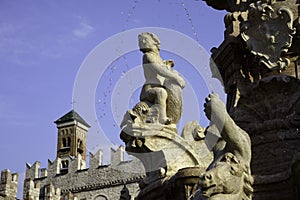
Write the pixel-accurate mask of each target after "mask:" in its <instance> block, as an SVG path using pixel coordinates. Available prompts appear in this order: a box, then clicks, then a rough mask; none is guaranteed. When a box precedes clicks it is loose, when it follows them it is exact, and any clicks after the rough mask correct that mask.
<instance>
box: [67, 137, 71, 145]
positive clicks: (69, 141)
mask: <svg viewBox="0 0 300 200" xmlns="http://www.w3.org/2000/svg"><path fill="white" fill-rule="evenodd" d="M70 146H71V138H70V137H68V142H67V147H70Z"/></svg>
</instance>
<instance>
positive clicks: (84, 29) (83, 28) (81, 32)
mask: <svg viewBox="0 0 300 200" xmlns="http://www.w3.org/2000/svg"><path fill="white" fill-rule="evenodd" d="M93 31H94V27H92V26H91V25H89V24H87V23H84V22H80V24H79V26H78V27H77V28H76V29H74V30H73V35H74V36H76V37H78V38H82V39H83V38H86V37H87V36H88V35H90V34H91V33H92V32H93Z"/></svg>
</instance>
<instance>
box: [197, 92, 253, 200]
mask: <svg viewBox="0 0 300 200" xmlns="http://www.w3.org/2000/svg"><path fill="white" fill-rule="evenodd" d="M204 107H205V110H204V111H205V114H206V116H207V118H208V119H209V120H210V121H211V124H210V126H209V127H208V128H207V131H208V132H211V133H212V134H216V135H218V134H220V136H221V138H220V139H219V141H218V142H217V144H216V145H215V146H214V149H213V151H214V160H213V162H212V163H211V164H210V166H209V167H208V168H207V170H206V172H205V173H203V174H202V175H201V177H200V183H199V186H200V189H199V190H198V191H197V192H196V194H195V195H194V197H193V200H221V199H222V200H250V199H252V191H253V189H252V186H251V185H252V182H253V179H252V176H251V172H250V161H251V141H250V138H249V136H248V134H247V133H246V132H245V131H244V130H242V129H241V128H239V127H238V126H237V125H236V124H235V122H234V121H233V119H232V118H231V117H230V116H229V114H228V113H227V111H226V108H225V105H224V104H223V102H222V101H221V100H220V99H219V97H218V96H217V95H216V94H211V95H209V96H208V97H207V98H206V103H205V104H204Z"/></svg>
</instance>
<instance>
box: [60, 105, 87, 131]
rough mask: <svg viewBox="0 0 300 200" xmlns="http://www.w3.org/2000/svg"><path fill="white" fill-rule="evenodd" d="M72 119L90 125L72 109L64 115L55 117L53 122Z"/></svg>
mask: <svg viewBox="0 0 300 200" xmlns="http://www.w3.org/2000/svg"><path fill="white" fill-rule="evenodd" d="M74 120H75V121H78V122H80V123H82V124H83V125H85V126H87V127H90V125H89V124H88V123H87V122H86V121H85V120H84V119H83V118H82V117H81V116H80V115H79V114H78V113H77V112H75V110H73V109H72V110H71V111H70V112H68V113H67V114H65V115H64V116H62V117H60V118H59V119H57V120H56V121H55V122H54V123H56V124H61V123H64V122H71V121H74Z"/></svg>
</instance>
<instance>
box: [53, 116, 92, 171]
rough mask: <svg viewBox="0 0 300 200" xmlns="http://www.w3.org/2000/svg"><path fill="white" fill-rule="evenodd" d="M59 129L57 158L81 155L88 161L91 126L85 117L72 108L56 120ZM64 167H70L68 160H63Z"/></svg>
mask: <svg viewBox="0 0 300 200" xmlns="http://www.w3.org/2000/svg"><path fill="white" fill-rule="evenodd" d="M54 123H55V124H56V126H57V129H58V137H57V155H56V157H57V158H61V159H67V158H68V157H69V156H72V157H77V156H78V155H81V157H82V160H84V161H86V136H87V132H88V128H89V127H90V126H89V125H88V123H87V122H85V121H84V119H83V118H82V117H81V116H80V115H79V114H78V113H76V112H75V111H74V110H71V111H70V112H68V113H67V114H65V115H64V116H62V117H61V118H59V119H58V120H56V121H55V122H54ZM62 165H63V166H62V167H63V168H68V163H67V160H66V161H65V162H62Z"/></svg>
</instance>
